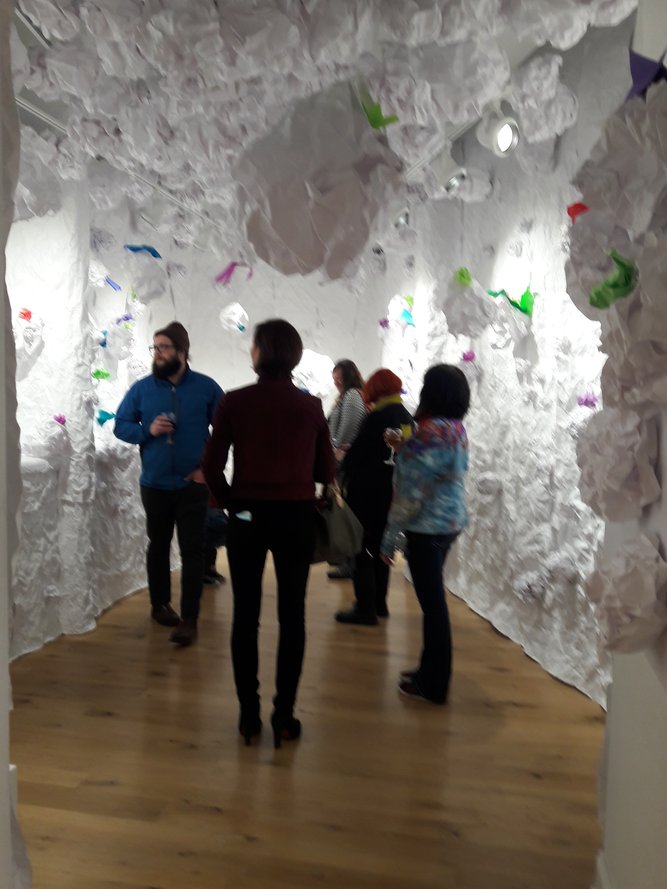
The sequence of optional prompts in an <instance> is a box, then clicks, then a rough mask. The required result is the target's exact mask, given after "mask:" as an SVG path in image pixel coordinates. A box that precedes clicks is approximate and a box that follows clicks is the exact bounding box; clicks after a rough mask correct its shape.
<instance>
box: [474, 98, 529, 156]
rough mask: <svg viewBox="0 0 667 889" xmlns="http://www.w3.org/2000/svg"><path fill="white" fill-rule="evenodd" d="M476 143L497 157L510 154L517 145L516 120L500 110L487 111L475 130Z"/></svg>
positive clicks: (517, 131) (517, 128)
mask: <svg viewBox="0 0 667 889" xmlns="http://www.w3.org/2000/svg"><path fill="white" fill-rule="evenodd" d="M475 134H476V136H477V139H478V141H479V142H480V144H481V145H483V146H484V148H488V149H489V151H492V152H493V153H494V154H495V155H497V156H498V157H506V156H507V155H508V154H511V153H512V152H513V151H514V149H515V148H516V147H517V145H518V144H519V138H520V135H521V133H520V130H519V124H518V123H517V121H516V119H515V118H513V117H510V116H508V115H506V114H503V112H502V111H501V110H500V108H496V107H494V108H489V109H487V110H486V111H485V112H484V114H483V116H482V119H481V120H480V122H479V124H478V125H477V129H476V130H475Z"/></svg>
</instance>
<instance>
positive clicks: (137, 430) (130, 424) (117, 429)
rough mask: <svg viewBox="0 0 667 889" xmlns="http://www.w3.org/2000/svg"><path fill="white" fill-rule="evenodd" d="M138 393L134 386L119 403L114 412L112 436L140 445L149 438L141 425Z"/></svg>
mask: <svg viewBox="0 0 667 889" xmlns="http://www.w3.org/2000/svg"><path fill="white" fill-rule="evenodd" d="M142 421H143V418H142V414H141V407H140V404H139V392H138V389H137V386H136V385H134V386H132V387H131V388H130V390H129V391H128V392H127V394H126V395H125V398H123V400H122V401H121V403H120V405H119V407H118V410H117V411H116V421H115V423H114V428H113V434H114V435H115V436H116V438H120V439H121V440H122V441H127V442H129V443H130V444H138V445H142V444H144V443H145V442H147V441H148V439H149V438H150V437H151V434H150V432H149V431H148V428H147V427H145V426H144V425H143V422H142Z"/></svg>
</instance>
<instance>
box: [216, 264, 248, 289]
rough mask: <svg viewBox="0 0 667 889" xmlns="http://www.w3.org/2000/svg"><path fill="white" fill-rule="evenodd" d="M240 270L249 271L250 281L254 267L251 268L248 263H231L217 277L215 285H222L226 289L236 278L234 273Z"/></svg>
mask: <svg viewBox="0 0 667 889" xmlns="http://www.w3.org/2000/svg"><path fill="white" fill-rule="evenodd" d="M238 268H246V269H248V274H247V276H246V281H249V280H250V279H251V278H252V266H249V265H248V263H247V262H230V263H229V264H228V265H226V266H225V268H224V269H223V270H222V271H221V272H220V274H219V275H216V276H215V279H214V280H215V283H216V284H222V286H223V287H226V286H227V285H228V284H229V282H230V281H231V280H232V278H233V277H234V272H235V271H236V269H238Z"/></svg>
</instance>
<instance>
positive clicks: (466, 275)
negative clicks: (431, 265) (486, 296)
mask: <svg viewBox="0 0 667 889" xmlns="http://www.w3.org/2000/svg"><path fill="white" fill-rule="evenodd" d="M454 279H455V280H456V283H457V284H460V285H461V287H470V285H471V284H472V275H471V274H470V270H469V269H467V268H466V267H465V266H461V267H460V268H458V269H457V270H456V271H455V272H454Z"/></svg>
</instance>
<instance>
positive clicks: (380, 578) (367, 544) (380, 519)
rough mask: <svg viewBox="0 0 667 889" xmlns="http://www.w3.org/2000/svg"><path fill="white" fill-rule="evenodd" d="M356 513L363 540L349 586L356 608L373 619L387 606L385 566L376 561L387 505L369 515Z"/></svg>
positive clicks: (378, 559) (378, 560)
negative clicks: (352, 588) (361, 525)
mask: <svg viewBox="0 0 667 889" xmlns="http://www.w3.org/2000/svg"><path fill="white" fill-rule="evenodd" d="M353 511H354V510H353ZM359 512H360V513H361V515H362V516H363V518H362V519H361V521H362V524H363V526H364V539H363V544H362V549H361V552H360V553H357V555H356V556H355V557H354V568H353V570H352V583H353V585H354V597H355V599H356V600H357V604H356V607H357V609H358V610H359V612H360V613H362V614H364V615H366V616H367V617H374V616H375V614H376V612H379V613H382V612H384V610H385V609H386V607H387V590H388V588H389V566H388V565H385V563H384V562H383V561H382V559H381V558H380V546H381V544H382V535H383V533H384V526H385V523H386V521H387V514H388V512H389V506H388V505H387V509H386V510H385V509H381V510H380V511H378V512H377V514H373V515H372V516H369V515H364V513H363V512H362V511H361V510H360V511H359Z"/></svg>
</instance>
